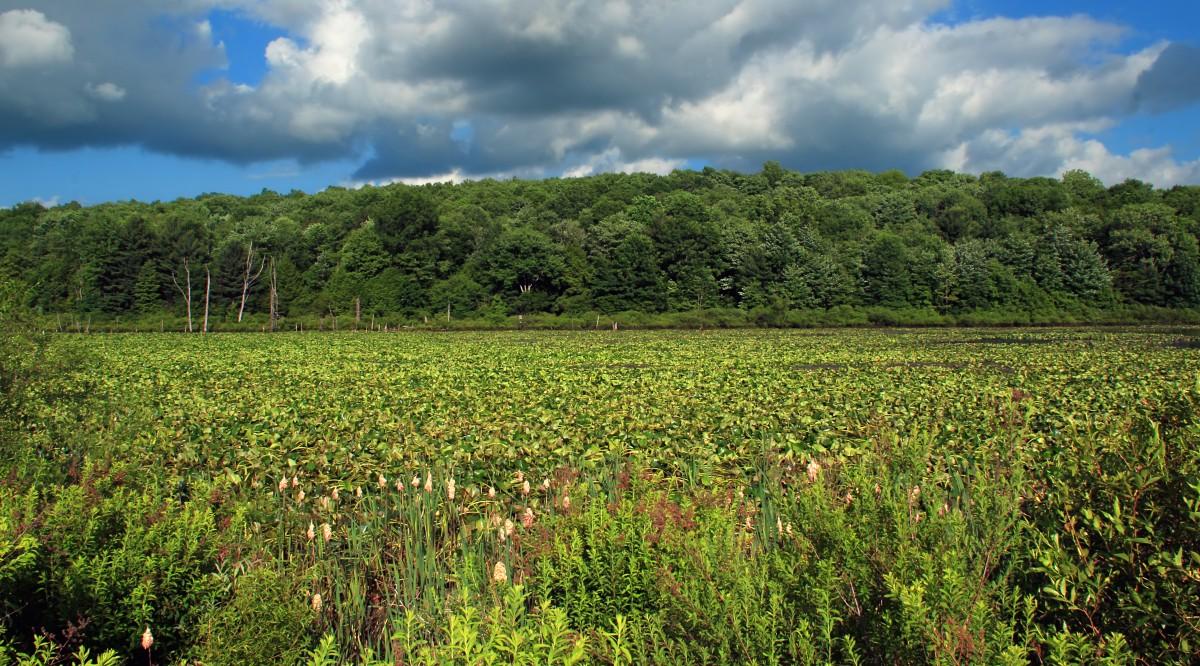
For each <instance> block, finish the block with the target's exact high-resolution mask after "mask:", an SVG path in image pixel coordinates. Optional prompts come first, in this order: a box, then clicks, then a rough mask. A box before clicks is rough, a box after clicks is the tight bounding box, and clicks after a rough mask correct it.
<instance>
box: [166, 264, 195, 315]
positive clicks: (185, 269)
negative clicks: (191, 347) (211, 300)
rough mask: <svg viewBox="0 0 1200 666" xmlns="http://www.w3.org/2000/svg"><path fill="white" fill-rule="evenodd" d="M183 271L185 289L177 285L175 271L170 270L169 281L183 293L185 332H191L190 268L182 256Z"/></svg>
mask: <svg viewBox="0 0 1200 666" xmlns="http://www.w3.org/2000/svg"><path fill="white" fill-rule="evenodd" d="M183 273H184V275H185V276H186V279H185V280H184V281H185V283H186V284H187V291H186V292H185V291H184V290H183V287H181V286H179V280H177V279H176V278H175V271H171V282H173V283H175V288H176V289H177V290H179V293H180V294H182V295H183V303H184V305H186V306H187V332H188V333H191V332H192V269H191V266H189V265H188V258H187V257H184V258H183Z"/></svg>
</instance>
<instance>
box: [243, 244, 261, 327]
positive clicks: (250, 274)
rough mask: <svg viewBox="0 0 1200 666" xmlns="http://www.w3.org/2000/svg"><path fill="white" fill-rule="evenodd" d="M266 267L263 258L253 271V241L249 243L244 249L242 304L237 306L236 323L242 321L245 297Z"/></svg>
mask: <svg viewBox="0 0 1200 666" xmlns="http://www.w3.org/2000/svg"><path fill="white" fill-rule="evenodd" d="M266 266H267V258H266V257H263V258H262V261H260V262H259V263H258V270H257V271H255V270H254V241H250V245H248V246H247V247H246V264H245V267H244V268H243V269H242V303H241V305H239V306H238V323H239V324H240V323H241V321H242V313H243V312H245V311H246V295H247V294H249V293H250V288H251V287H253V286H254V283H256V282H258V277H259V276H260V275H262V272H263V269H264V268H266Z"/></svg>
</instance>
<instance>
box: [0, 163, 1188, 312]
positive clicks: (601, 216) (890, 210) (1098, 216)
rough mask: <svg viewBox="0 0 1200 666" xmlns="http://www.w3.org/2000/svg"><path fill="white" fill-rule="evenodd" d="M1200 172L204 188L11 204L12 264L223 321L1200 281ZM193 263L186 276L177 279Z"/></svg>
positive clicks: (1097, 298) (4, 226)
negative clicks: (1106, 178) (85, 202)
mask: <svg viewBox="0 0 1200 666" xmlns="http://www.w3.org/2000/svg"><path fill="white" fill-rule="evenodd" d="M1198 227H1200V187H1194V186H1193V187H1175V188H1173V189H1170V190H1158V189H1155V188H1154V187H1152V186H1150V185H1148V184H1146V183H1142V182H1138V181H1126V182H1125V183H1122V184H1119V185H1116V186H1114V187H1111V188H1105V187H1104V186H1103V185H1102V184H1101V183H1100V182H1099V181H1098V180H1096V179H1095V178H1093V177H1092V176H1090V175H1089V174H1087V173H1084V172H1080V171H1074V172H1069V173H1067V174H1065V175H1064V176H1063V177H1062V178H1061V179H1059V180H1055V179H1049V178H1027V179H1021V178H1009V177H1006V176H1004V175H1003V174H1000V173H986V174H983V175H982V176H978V177H976V176H970V175H963V174H957V173H952V172H949V171H933V172H927V173H924V174H921V175H920V176H919V177H917V178H914V179H909V178H907V177H906V176H904V175H903V174H900V173H899V172H894V171H893V172H887V173H883V174H871V173H867V172H862V171H847V172H826V173H814V174H801V173H796V172H791V171H787V170H785V169H783V168H781V167H780V166H779V165H778V164H775V163H768V164H766V165H764V168H763V170H762V172H760V173H757V174H750V175H745V174H738V173H734V172H730V171H721V170H716V169H711V168H706V169H704V170H703V171H676V172H674V173H672V174H671V175H668V176H653V175H647V174H631V175H622V174H605V175H600V176H594V177H589V178H578V179H551V180H542V181H520V180H512V181H495V180H484V181H478V182H468V183H462V184H457V185H449V184H441V185H425V186H419V187H415V186H406V185H389V186H386V187H364V188H362V189H357V190H349V189H343V188H330V189H328V190H326V191H324V192H321V193H319V194H313V195H306V194H304V193H301V192H293V193H292V194H289V195H281V194H277V193H275V192H270V191H264V192H262V193H261V194H259V195H256V196H252V197H247V198H242V197H235V196H227V195H220V194H206V195H202V196H199V197H197V198H195V199H182V200H178V201H174V202H171V203H151V204H146V203H138V202H124V203H109V204H102V205H97V206H90V207H82V206H80V205H78V204H74V203H72V204H67V205H63V206H58V207H55V208H50V209H47V208H43V207H42V206H40V205H37V204H33V203H30V204H22V205H19V206H16V207H14V208H12V209H9V210H4V211H0V275H3V276H5V277H8V278H12V279H18V280H21V281H22V282H24V283H26V284H28V285H30V287H31V295H30V299H31V301H32V302H31V305H33V306H35V307H37V308H40V309H41V311H42V312H45V313H51V312H74V313H93V314H98V315H99V314H107V315H115V316H126V315H135V314H147V313H157V312H163V311H170V312H174V313H182V312H183V309H184V307H185V300H186V299H185V294H186V293H187V279H186V278H187V274H188V273H189V272H190V274H191V277H192V280H191V290H192V293H193V294H194V296H193V298H194V299H196V301H197V302H198V301H199V300H201V299H202V298H203V289H204V275H205V273H206V271H207V272H208V274H210V275H211V278H212V288H211V305H212V308H213V315H212V316H213V319H214V321H228V320H231V319H236V318H237V317H238V312H239V310H241V309H242V305H243V303H242V301H243V297H242V295H243V291H245V293H246V297H245V311H246V312H247V313H263V312H265V311H266V310H267V308H268V303H267V298H268V294H267V284H268V282H267V280H266V279H262V278H260V279H258V280H247V279H246V278H247V276H248V275H253V274H254V273H255V272H257V271H259V270H260V268H261V267H262V266H263V265H264V264H266V265H268V266H270V265H273V267H274V270H275V275H276V284H277V285H278V294H279V310H280V312H281V314H284V315H289V316H294V315H303V314H329V313H334V314H337V313H342V314H346V313H350V312H353V311H355V309H356V308H357V309H358V311H360V312H361V313H363V314H378V315H393V316H395V315H399V316H408V317H414V316H420V315H423V314H429V313H439V312H446V311H447V310H449V311H451V312H452V313H454V314H455V315H456V316H469V315H488V314H494V313H496V312H500V313H502V314H503V313H532V312H550V313H584V312H597V313H615V312H621V311H628V310H637V311H642V312H664V311H681V310H692V309H700V308H709V307H725V308H746V309H751V308H760V307H769V308H778V309H819V308H831V307H836V306H839V305H850V306H884V307H890V308H927V309H930V310H937V311H940V312H945V313H958V312H964V311H971V310H979V309H988V308H1010V309H1024V310H1040V311H1043V312H1044V311H1047V310H1054V309H1056V308H1064V307H1077V306H1080V305H1089V306H1099V307H1104V306H1110V305H1117V304H1122V303H1129V304H1133V303H1136V304H1146V305H1156V306H1163V307H1193V306H1197V305H1200V248H1198V244H1197V239H1196V233H1197V229H1198ZM176 282H178V283H179V285H180V287H179V288H177V287H176Z"/></svg>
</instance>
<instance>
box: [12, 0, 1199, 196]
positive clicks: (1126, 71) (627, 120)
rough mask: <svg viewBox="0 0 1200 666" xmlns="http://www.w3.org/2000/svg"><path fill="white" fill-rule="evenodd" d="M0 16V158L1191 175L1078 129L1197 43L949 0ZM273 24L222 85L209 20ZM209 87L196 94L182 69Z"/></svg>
mask: <svg viewBox="0 0 1200 666" xmlns="http://www.w3.org/2000/svg"><path fill="white" fill-rule="evenodd" d="M31 4H34V3H31V2H30V1H29V0H16V1H12V0H0V149H4V148H9V147H14V146H19V145H32V146H36V147H39V148H43V149H70V148H77V147H82V146H106V145H107V146H111V145H129V144H132V145H141V146H145V147H146V148H148V149H150V150H154V151H160V152H164V153H171V154H177V155H184V156H193V157H202V158H216V159H221V160H227V161H230V162H235V163H252V162H258V161H266V160H277V159H286V158H291V159H295V160H297V161H300V162H302V163H306V162H313V161H320V160H326V159H343V158H347V157H350V158H355V157H357V158H359V159H361V166H360V168H359V169H358V171H357V172H356V173H355V174H353V175H352V178H353V179H354V180H357V181H384V180H405V181H407V182H421V181H423V180H428V179H433V178H438V177H442V176H445V177H453V178H459V179H461V178H466V177H477V176H479V175H497V174H523V175H529V174H544V175H557V174H563V175H586V174H590V173H597V172H601V171H628V170H646V171H657V172H664V171H669V170H670V169H673V168H677V167H679V166H681V165H683V164H685V163H687V161H688V160H705V161H708V162H712V163H715V164H717V165H720V166H728V167H733V168H741V169H756V168H757V167H758V165H760V164H761V163H762V162H763V161H765V160H768V159H774V160H779V161H781V162H782V163H783V164H785V165H787V166H789V167H792V168H796V169H801V170H818V169H836V168H867V169H876V170H882V169H890V168H901V169H905V170H907V171H909V172H919V171H921V170H924V169H928V168H941V167H950V168H957V169H962V170H967V171H983V170H991V169H1001V170H1003V171H1005V172H1007V173H1010V174H1013V175H1023V176H1024V175H1040V174H1051V175H1053V174H1056V173H1060V172H1061V171H1063V170H1065V169H1071V168H1085V169H1088V170H1089V171H1092V172H1093V173H1094V174H1096V175H1097V176H1099V177H1101V178H1102V179H1105V180H1107V181H1110V182H1112V181H1114V180H1119V179H1122V178H1124V177H1127V176H1128V177H1141V178H1145V179H1147V180H1151V181H1153V182H1156V183H1157V184H1159V185H1171V184H1175V183H1195V182H1200V165H1198V164H1197V163H1196V162H1187V161H1179V160H1177V159H1176V158H1175V157H1174V156H1173V154H1172V152H1171V149H1170V147H1167V146H1154V147H1148V148H1146V149H1143V150H1138V151H1135V152H1133V153H1131V154H1129V155H1116V154H1113V153H1111V152H1109V150H1108V149H1107V148H1106V147H1105V146H1104V145H1103V144H1102V143H1100V142H1099V141H1097V140H1096V139H1094V138H1089V134H1090V133H1093V132H1095V131H1097V130H1098V129H1101V128H1105V127H1111V126H1112V125H1114V124H1115V123H1118V122H1120V120H1121V119H1122V118H1126V117H1128V116H1130V115H1131V114H1135V113H1160V112H1166V111H1170V110H1174V109H1178V108H1182V107H1185V106H1188V105H1191V104H1194V103H1196V102H1197V101H1198V100H1200V79H1198V78H1197V74H1196V72H1198V71H1200V49H1196V48H1193V47H1189V46H1186V45H1180V44H1168V43H1159V44H1154V45H1152V46H1150V47H1148V48H1145V49H1144V50H1141V51H1138V52H1134V53H1124V52H1122V51H1121V50H1120V45H1121V40H1122V38H1123V35H1124V31H1123V29H1122V28H1121V27H1120V26H1116V25H1112V24H1108V23H1104V22H1100V21H1096V20H1093V19H1091V18H1088V17H1086V16H1073V17H1044V18H1024V19H1006V18H991V19H982V20H972V21H967V22H962V23H957V24H952V25H950V24H942V23H938V22H937V21H936V20H935V19H934V17H935V16H938V12H941V11H943V10H945V9H947V8H948V6H949V4H950V3H949V2H947V1H946V0H909V1H906V2H895V1H894V0H807V1H804V2H797V1H796V0H691V1H690V2H686V3H685V2H680V1H678V0H669V1H666V2H663V1H651V0H640V1H635V0H622V1H614V2H587V1H584V0H568V1H566V2H561V1H551V0H436V1H435V0H112V2H107V3H103V6H101V5H100V4H97V3H93V2H87V1H85V0H40V1H39V2H37V3H36V8H34V7H30V6H29V5H31ZM216 9H220V10H224V11H232V12H235V13H236V14H237V15H239V16H241V17H243V18H245V19H247V20H253V21H259V22H263V23H266V24H269V25H271V26H274V27H276V28H278V29H280V30H282V31H283V32H284V33H285V35H286V36H284V37H280V38H278V39H275V40H274V41H272V42H271V43H270V44H269V45H268V46H267V47H266V49H265V52H264V53H263V54H262V58H263V59H264V61H265V64H266V67H267V69H266V75H265V76H264V77H263V78H262V80H261V81H254V82H241V81H235V80H230V79H229V78H228V77H227V76H226V75H223V74H222V73H223V72H228V71H230V70H229V63H228V59H227V55H226V53H225V45H224V44H223V43H222V42H221V41H219V38H218V36H214V34H213V30H212V26H211V24H210V23H209V22H208V20H207V19H208V16H209V13H210V12H211V11H213V10H216ZM214 72H215V73H216V74H215V76H212V75H210V76H207V77H205V78H204V79H203V80H206V81H208V82H207V83H203V84H201V83H197V81H198V80H201V79H200V78H199V75H200V74H202V73H209V74H212V73H214Z"/></svg>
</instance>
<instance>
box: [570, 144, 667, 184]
mask: <svg viewBox="0 0 1200 666" xmlns="http://www.w3.org/2000/svg"><path fill="white" fill-rule="evenodd" d="M686 163H687V160H682V159H668V158H663V157H644V158H642V159H637V160H624V159H622V157H621V150H620V149H619V148H609V149H608V150H605V151H604V152H602V153H599V154H596V155H592V156H590V157H588V158H587V159H586V160H585V161H584V162H582V163H581V164H576V165H574V166H570V167H567V168H566V169H565V170H564V171H563V177H565V178H582V177H584V176H590V175H592V174H596V173H653V174H656V175H660V176H662V175H666V174H669V173H671V172H672V171H674V170H675V169H680V168H682V167H683V166H684V165H685V164H686Z"/></svg>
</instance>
